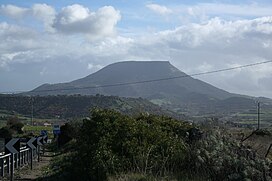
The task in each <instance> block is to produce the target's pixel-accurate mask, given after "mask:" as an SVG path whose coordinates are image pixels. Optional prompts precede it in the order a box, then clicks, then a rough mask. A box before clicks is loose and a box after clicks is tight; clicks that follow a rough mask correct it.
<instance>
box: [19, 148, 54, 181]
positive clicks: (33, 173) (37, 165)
mask: <svg viewBox="0 0 272 181" xmlns="http://www.w3.org/2000/svg"><path fill="white" fill-rule="evenodd" d="M40 158H41V160H40V162H38V161H34V162H33V169H32V170H31V169H30V166H26V167H24V168H21V169H20V170H17V171H15V180H20V181H22V180H25V181H27V180H36V179H38V178H41V177H43V176H44V174H45V169H46V167H48V166H49V163H50V160H51V159H52V152H47V151H46V152H45V154H44V155H43V156H41V157H40Z"/></svg>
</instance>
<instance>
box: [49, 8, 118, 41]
mask: <svg viewBox="0 0 272 181" xmlns="http://www.w3.org/2000/svg"><path fill="white" fill-rule="evenodd" d="M120 19H121V15H120V12H119V11H118V10H115V9H114V8H113V7H112V6H104V7H102V8H100V9H98V10H97V11H96V12H91V11H90V10H89V9H88V8H86V7H83V6H81V5H78V4H74V5H71V6H67V7H64V8H63V9H62V10H61V12H60V13H59V14H58V15H57V17H56V19H55V21H54V24H53V27H54V28H55V29H56V30H58V31H60V32H63V33H68V34H71V33H86V34H88V35H89V36H90V37H101V36H110V35H113V34H114V33H115V26H116V24H117V22H118V21H119V20H120Z"/></svg>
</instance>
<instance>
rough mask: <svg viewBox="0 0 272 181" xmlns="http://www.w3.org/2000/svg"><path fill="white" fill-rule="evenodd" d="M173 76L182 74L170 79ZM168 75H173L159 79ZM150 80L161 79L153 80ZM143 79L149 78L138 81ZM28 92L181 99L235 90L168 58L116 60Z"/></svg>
mask: <svg viewBox="0 0 272 181" xmlns="http://www.w3.org/2000/svg"><path fill="white" fill-rule="evenodd" d="M174 77H181V78H175V79H171V78H174ZM167 78H170V79H168V80H158V79H167ZM150 80H158V81H154V82H153V81H150ZM141 81H150V82H145V83H136V82H141ZM126 83H131V84H126ZM133 83H135V84H133ZM116 84H117V85H116ZM118 84H122V85H118ZM123 84H126V85H123ZM114 85H116V86H114ZM95 87H97V88H95ZM29 93H30V94H35V95H57V94H66V95H67V94H68V95H69V94H82V95H95V94H103V95H115V96H122V97H143V98H148V99H161V98H164V97H168V96H170V97H176V98H178V99H181V100H182V99H184V100H186V99H188V98H190V97H198V96H199V97H203V96H204V97H210V98H216V99H225V98H229V97H231V96H232V94H230V93H228V92H226V91H224V90H221V89H218V88H216V87H214V86H212V85H210V84H207V83H205V82H203V81H200V80H198V79H194V78H192V77H190V76H187V75H186V74H185V73H183V72H182V71H180V70H178V69H177V68H176V67H174V66H173V65H171V64H170V63H169V62H168V61H128V62H119V63H114V64H111V65H108V66H106V67H105V68H102V69H101V70H99V71H97V72H95V73H93V74H91V75H88V76H86V77H84V78H82V79H78V80H75V81H72V82H68V83H60V84H44V85H42V86H40V87H38V88H36V89H34V90H33V91H31V92H29Z"/></svg>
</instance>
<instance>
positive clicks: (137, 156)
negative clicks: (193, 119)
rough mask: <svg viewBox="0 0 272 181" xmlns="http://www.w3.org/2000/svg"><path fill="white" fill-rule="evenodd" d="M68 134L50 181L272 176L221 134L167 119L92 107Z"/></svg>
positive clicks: (263, 163)
mask: <svg viewBox="0 0 272 181" xmlns="http://www.w3.org/2000/svg"><path fill="white" fill-rule="evenodd" d="M69 130H70V131H69V132H71V135H73V136H72V137H71V139H72V141H70V142H68V144H66V148H65V149H64V150H66V152H67V153H65V155H66V156H62V157H60V159H58V160H57V161H55V164H53V166H52V169H53V170H54V172H55V174H56V175H55V176H54V177H52V178H54V179H53V180H59V181H60V180H78V179H79V178H80V180H94V181H95V180H108V179H111V180H113V179H115V178H116V179H117V180H122V179H124V180H126V179H130V178H133V179H134V180H163V179H164V178H167V180H212V181H213V180H214V181H215V180H226V181H227V180H231V181H240V180H254V181H255V180H256V181H262V180H264V181H265V180H271V176H272V175H271V174H272V172H271V170H272V163H271V161H270V160H269V159H264V158H261V157H259V156H258V155H257V154H256V153H255V152H254V151H253V150H251V149H250V148H248V147H245V146H244V145H243V144H241V143H240V142H238V141H236V140H233V139H230V137H229V136H227V135H224V134H222V133H221V131H220V130H218V129H217V130H210V131H205V133H204V134H201V132H200V131H199V129H197V128H195V127H193V126H191V125H190V124H189V123H187V122H182V121H177V120H174V119H172V118H169V117H164V116H154V115H147V114H142V115H140V116H138V117H134V118H133V117H130V116H125V115H122V114H120V113H118V112H115V111H111V110H100V109H94V110H93V111H92V114H91V117H90V118H88V119H85V120H84V121H83V123H82V124H80V127H78V126H76V127H75V125H74V126H72V127H69ZM72 130H74V132H73V131H72ZM69 132H66V134H68V133H69ZM67 148H69V149H67ZM69 150H72V151H69ZM54 168H55V169H54ZM138 178H139V179H138Z"/></svg>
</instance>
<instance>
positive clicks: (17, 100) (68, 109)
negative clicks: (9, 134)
mask: <svg viewBox="0 0 272 181" xmlns="http://www.w3.org/2000/svg"><path fill="white" fill-rule="evenodd" d="M32 98H33V108H34V110H33V113H34V116H35V117H36V118H37V117H38V118H75V117H84V116H88V115H89V114H90V109H91V108H94V107H98V108H104V109H114V110H116V111H119V112H121V113H123V114H128V115H137V114H139V113H142V112H144V113H145V112H147V113H149V114H156V115H168V116H173V117H176V118H177V114H175V113H173V112H171V111H167V110H163V109H161V108H160V107H159V106H157V105H155V104H152V103H151V102H149V101H147V100H145V99H135V98H120V97H116V96H102V95H96V96H81V95H69V96H66V95H59V96H33V97H32ZM31 107H32V103H31V98H30V97H27V96H18V95H3V94H2V95H1V94H0V110H7V111H14V112H17V113H20V114H23V115H26V116H31ZM179 118H181V117H179Z"/></svg>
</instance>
